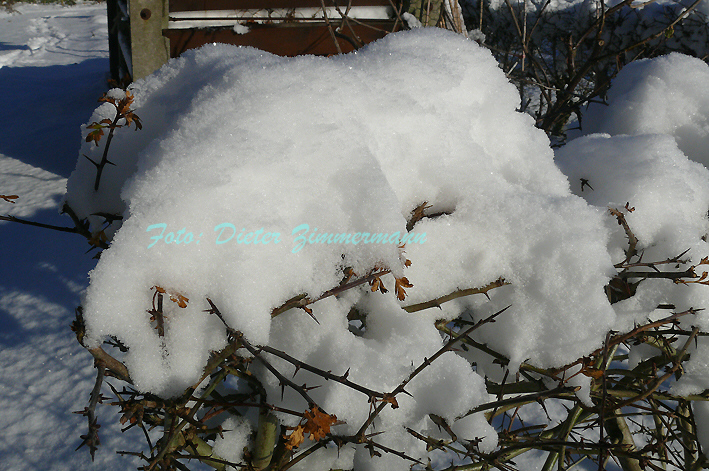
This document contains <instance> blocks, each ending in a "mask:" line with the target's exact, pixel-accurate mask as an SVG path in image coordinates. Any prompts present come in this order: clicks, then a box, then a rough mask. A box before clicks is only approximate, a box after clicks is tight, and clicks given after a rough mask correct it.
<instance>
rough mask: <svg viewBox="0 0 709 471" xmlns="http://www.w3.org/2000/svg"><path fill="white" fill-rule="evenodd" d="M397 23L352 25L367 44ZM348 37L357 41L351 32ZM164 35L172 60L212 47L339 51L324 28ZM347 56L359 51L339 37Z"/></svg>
mask: <svg viewBox="0 0 709 471" xmlns="http://www.w3.org/2000/svg"><path fill="white" fill-rule="evenodd" d="M395 25H396V23H395V21H393V20H392V21H387V20H382V21H369V22H368V24H367V25H360V24H352V25H351V26H352V29H353V30H354V32H355V33H356V35H357V37H359V39H360V40H361V42H362V43H364V44H366V43H369V42H372V41H375V40H377V39H380V38H382V37H384V36H385V35H386V34H387V32H391V31H392V29H395ZM347 33H349V34H347V36H350V37H353V36H354V35H352V33H351V32H350V31H347ZM163 34H164V35H165V36H166V37H167V38H169V39H170V57H177V56H179V55H180V54H182V53H183V52H185V51H186V50H188V49H194V48H197V47H200V46H203V45H205V44H210V43H225V44H234V45H238V46H252V47H256V48H258V49H262V50H264V51H267V52H271V53H273V54H277V55H280V56H298V55H301V54H314V55H325V56H327V55H332V54H337V53H338V50H337V48H336V46H335V43H334V41H333V39H332V35H331V33H330V31H329V29H328V27H327V25H324V24H299V23H289V24H278V25H258V24H257V25H253V26H249V32H248V33H246V34H236V33H235V32H234V31H233V29H232V28H210V29H172V30H171V29H168V30H165V31H163ZM337 41H338V44H339V45H340V50H341V52H343V53H347V52H351V51H353V50H355V47H354V45H353V44H351V43H350V42H349V41H347V40H346V39H344V38H342V37H338V39H337Z"/></svg>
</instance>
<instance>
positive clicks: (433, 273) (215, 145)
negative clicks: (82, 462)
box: [66, 29, 709, 471]
mask: <svg viewBox="0 0 709 471" xmlns="http://www.w3.org/2000/svg"><path fill="white" fill-rule="evenodd" d="M517 107H518V94H517V90H516V89H515V87H514V86H513V85H511V84H510V83H509V82H508V81H507V79H506V78H505V76H504V73H503V72H502V71H501V70H500V69H499V67H498V64H497V62H496V61H495V60H494V58H493V57H492V55H491V54H490V53H489V52H488V51H486V50H485V49H483V48H481V47H479V46H478V45H477V44H475V43H474V42H473V41H468V40H465V39H464V38H463V37H461V36H458V35H454V34H452V33H449V32H446V31H443V30H435V29H420V30H414V31H409V32H404V33H397V34H393V35H389V36H388V37H386V38H385V39H383V40H381V41H379V42H377V43H374V44H371V45H369V46H368V47H366V48H364V49H362V50H360V51H359V52H357V53H356V54H350V55H346V56H339V57H333V58H316V57H298V58H290V59H289V58H279V57H275V56H272V55H270V54H267V53H263V52H261V51H257V50H254V49H249V48H236V47H231V46H221V45H213V46H207V47H204V48H202V49H200V50H197V51H190V52H187V53H185V54H184V55H183V56H182V57H181V58H179V59H175V60H172V61H171V62H170V63H168V64H167V65H166V66H165V67H163V68H162V69H161V70H160V71H159V72H157V73H156V74H154V75H152V76H150V77H148V78H146V79H144V80H142V81H139V82H137V83H136V84H134V85H133V86H132V87H131V89H130V91H129V92H127V93H126V92H124V91H122V90H113V91H111V92H110V93H109V96H108V98H107V99H106V103H104V104H103V105H101V106H100V107H99V108H98V109H97V110H96V112H95V114H94V116H93V118H92V120H91V122H92V123H95V124H93V125H89V126H88V128H87V142H86V143H85V145H84V147H83V148H82V150H81V154H82V156H81V157H80V158H79V160H78V162H77V168H76V170H75V172H74V173H73V174H72V176H71V178H70V179H69V182H68V190H67V196H66V202H67V208H70V210H71V214H72V216H73V217H74V218H75V220H76V221H78V223H77V227H78V226H81V227H82V228H83V230H84V231H86V232H88V233H90V234H92V237H91V238H92V240H93V242H94V243H95V244H96V245H108V244H109V243H110V247H109V248H108V249H107V250H104V251H103V252H102V254H101V257H100V261H99V262H98V265H97V267H96V269H95V270H94V271H93V272H92V273H91V285H90V287H89V288H88V291H87V293H86V296H85V301H84V303H83V309H82V311H79V314H78V316H77V322H76V323H75V325H74V329H75V330H76V332H77V336H78V338H79V340H80V342H81V343H82V344H83V345H84V346H86V347H87V349H89V351H91V353H92V354H93V355H94V356H95V358H96V360H97V366H98V368H99V376H98V379H97V387H96V389H95V390H94V393H93V394H92V400H91V403H90V405H89V407H88V408H87V410H86V411H85V413H86V415H88V417H89V424H90V430H89V434H88V435H85V436H84V443H85V444H87V445H88V446H89V447H91V449H92V450H93V449H95V447H96V445H97V422H96V417H95V408H96V404H97V403H98V402H99V400H100V395H99V391H100V387H101V383H102V381H103V375H104V374H108V375H113V376H116V377H118V378H120V379H122V380H124V381H125V383H126V386H125V387H124V388H123V389H122V390H118V388H115V387H114V388H113V393H114V395H115V396H117V398H118V403H119V405H120V407H121V410H122V414H123V416H122V419H121V420H122V422H124V423H126V424H129V425H130V426H139V427H142V428H143V429H144V430H145V434H146V437H147V439H148V443H149V444H150V449H149V452H148V454H147V455H146V454H142V455H141V456H143V457H144V458H145V459H146V460H147V461H148V462H149V464H148V465H147V468H148V469H178V468H179V467H180V466H182V467H183V468H184V464H183V463H185V462H186V461H187V460H190V459H192V460H199V461H200V462H201V463H202V464H205V465H208V466H211V467H214V468H217V469H225V467H226V466H233V467H236V468H239V467H244V466H247V465H248V466H251V467H252V468H254V469H267V468H268V469H288V468H290V467H294V469H323V470H328V469H357V470H362V469H372V470H375V469H382V470H384V469H386V470H387V471H389V470H399V469H401V470H404V469H409V468H410V467H411V466H412V465H413V466H414V467H415V468H416V469H424V468H425V467H426V466H430V467H432V468H434V469H453V468H448V466H449V465H450V464H451V461H453V462H454V463H455V464H456V465H460V466H463V467H464V468H456V469H484V468H485V467H486V466H498V467H503V469H504V467H509V466H510V465H509V464H504V463H509V462H511V460H513V459H514V460H515V461H518V460H521V459H522V458H521V457H519V455H520V454H521V453H523V452H524V451H526V450H529V449H539V450H544V451H545V452H548V454H547V455H545V456H542V458H541V460H542V461H545V460H546V462H545V463H544V464H543V466H544V468H545V469H551V466H557V464H559V466H562V465H564V464H569V463H571V462H573V461H576V460H579V459H582V457H583V456H587V455H592V456H595V458H594V459H595V460H597V461H598V462H600V463H604V462H605V461H606V460H607V459H608V458H609V457H611V456H612V457H617V458H618V459H619V460H620V465H621V467H622V468H623V469H625V470H629V469H641V466H647V465H648V463H651V464H652V465H653V466H657V464H656V463H660V462H668V463H669V466H670V467H672V466H675V467H676V468H677V469H679V468H684V469H693V468H692V467H693V466H694V467H697V466H699V467H701V466H702V465H703V464H706V459H705V458H704V456H703V455H702V454H701V453H700V445H699V443H700V442H699V441H698V440H700V439H701V440H703V439H704V438H702V437H698V435H697V431H696V430H697V427H696V424H695V423H694V415H693V411H692V409H691V406H690V402H691V401H697V400H705V399H706V398H707V395H706V392H705V391H706V389H707V388H709V375H708V374H707V367H706V356H705V351H706V348H707V345H706V343H705V342H704V338H705V337H701V336H700V333H701V332H707V331H709V315H708V314H706V312H704V311H701V310H699V309H700V308H702V307H704V306H708V305H709V288H707V287H706V286H705V284H706V283H707V282H706V278H705V276H706V275H705V274H704V275H703V273H705V270H704V267H705V266H707V264H709V258H707V257H708V256H709V247H708V246H707V243H706V241H705V238H706V234H707V230H708V229H709V225H708V221H707V208H709V178H708V177H709V171H708V170H707V169H706V168H704V167H702V166H701V165H699V164H696V163H694V162H691V161H689V160H688V159H687V157H686V156H685V155H684V154H683V153H682V152H681V151H680V150H679V148H678V147H677V145H676V143H675V141H674V139H673V138H672V137H671V136H667V135H640V136H617V137H611V136H608V135H594V136H587V137H582V138H580V139H578V140H575V141H573V142H572V143H570V144H569V145H567V146H566V147H564V148H563V149H561V150H559V151H558V152H557V154H556V156H555V155H554V152H553V151H552V150H551V148H550V145H549V141H548V138H547V137H546V135H545V133H544V132H543V131H542V130H540V129H538V128H537V127H535V122H534V120H533V119H532V118H531V117H530V116H529V115H527V114H524V113H520V112H518V111H516V108H517ZM117 116H119V117H123V118H124V119H118V120H116V117H117ZM137 116H140V118H137ZM125 118H127V120H126V119H125ZM136 123H142V126H143V129H142V130H140V131H137V132H136V131H133V130H128V129H126V128H127V127H133V126H126V125H132V124H136ZM136 125H137V124H136ZM116 126H122V127H120V128H117V127H116ZM106 130H108V132H107V133H105V134H108V136H110V137H111V142H110V145H109V143H108V142H106V140H107V137H108V136H106V135H104V136H100V135H99V134H100V132H99V131H106ZM105 161H110V162H111V164H113V165H111V164H105V163H104V164H102V163H103V162H105ZM99 169H100V170H101V175H100V176H98V172H97V171H98V170H99ZM636 343H637V344H636ZM106 344H109V345H112V346H113V347H115V348H113V349H112V350H110V351H107V348H108V347H105V345H106ZM638 344H639V345H638ZM685 363H686V364H687V370H686V372H687V374H686V376H684V377H682V373H683V370H682V365H683V364H685ZM609 368H610V369H609ZM675 379H679V381H674V380H675ZM545 401H546V402H545ZM539 403H541V404H542V407H545V404H548V405H549V406H550V409H551V410H547V409H546V408H544V411H545V412H546V413H547V417H548V419H546V418H544V417H543V416H542V415H541V414H540V412H539V411H540V410H541V409H538V404H539ZM551 406H553V407H551ZM562 406H563V407H562ZM636 407H638V408H640V410H641V412H638V409H636ZM648 409H649V410H651V411H654V415H655V417H658V418H659V425H658V423H655V422H652V421H651V420H650V421H648V420H645V419H644V418H643V415H642V414H643V413H644V412H642V411H645V410H648ZM702 413H705V410H704V409H700V412H698V414H702ZM594 420H599V423H600V424H602V425H601V426H597V427H596V429H595V431H592V432H591V435H589V434H588V433H589V432H588V431H587V429H589V428H593V426H592V425H589V424H593V423H594ZM539 422H541V423H542V425H544V426H546V425H549V427H548V428H547V429H546V430H545V427H543V426H540V424H539ZM152 427H157V430H154V431H152V432H150V431H148V429H149V428H152ZM629 427H630V428H632V429H633V431H634V432H635V433H636V437H642V440H644V441H645V443H641V442H637V443H636V442H634V440H633V436H632V435H631V434H630V432H629V430H630V428H629ZM680 431H684V434H681V433H680ZM594 433H595V435H594ZM599 433H600V435H599ZM675 433H676V434H677V435H674V434H675ZM703 433H704V432H703ZM668 435H669V436H672V437H673V439H672V440H666V439H665V438H664V437H666V436H668ZM680 435H681V437H680ZM520 444H522V446H520ZM645 444H647V446H646V447H644V445H645ZM682 447H684V448H685V450H688V451H687V452H686V453H684V454H681V456H680V455H676V453H677V450H681V449H682ZM519 462H521V461H519ZM555 463H557V464H555ZM529 466H530V467H541V466H542V463H536V464H531V463H530V465H529Z"/></svg>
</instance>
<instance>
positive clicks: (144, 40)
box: [130, 0, 170, 80]
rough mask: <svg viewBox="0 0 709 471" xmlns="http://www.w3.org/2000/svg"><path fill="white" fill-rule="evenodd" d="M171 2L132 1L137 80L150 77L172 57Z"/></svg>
mask: <svg viewBox="0 0 709 471" xmlns="http://www.w3.org/2000/svg"><path fill="white" fill-rule="evenodd" d="M168 15H169V0H130V38H131V40H130V43H131V44H130V46H131V56H132V57H131V59H132V64H133V70H132V74H131V75H132V76H133V80H138V79H141V78H143V77H146V76H148V75H150V74H151V73H153V72H155V71H156V70H157V69H159V68H160V67H161V66H162V65H163V64H165V63H166V62H167V60H168V59H169V58H170V41H169V40H168V39H167V38H165V37H163V35H162V30H163V29H167V22H168Z"/></svg>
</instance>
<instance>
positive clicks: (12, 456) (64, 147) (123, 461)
mask: <svg viewBox="0 0 709 471" xmlns="http://www.w3.org/2000/svg"><path fill="white" fill-rule="evenodd" d="M15 9H16V10H17V12H15V13H8V12H7V11H0V107H1V108H2V110H3V111H2V113H0V194H3V195H19V199H17V200H16V201H17V202H16V203H15V204H10V203H7V202H5V201H3V200H0V205H1V206H0V214H12V215H15V216H17V217H23V218H31V219H34V220H41V221H43V222H47V223H50V224H56V225H63V226H66V225H69V224H70V220H69V219H68V218H67V217H66V216H60V215H59V214H58V209H59V201H60V199H61V197H62V195H63V194H64V191H65V187H66V178H67V177H68V176H69V175H70V173H71V171H72V170H73V169H74V167H75V166H76V157H77V150H78V147H79V141H80V139H81V129H80V126H81V125H82V124H83V123H85V122H86V121H87V120H88V118H89V116H90V115H91V111H92V110H93V109H94V108H95V107H96V105H97V99H98V98H99V97H100V96H101V94H102V93H103V92H104V91H105V90H106V89H107V85H106V79H107V71H108V42H107V35H108V33H107V27H106V17H105V4H93V3H84V4H79V5H77V6H73V7H70V8H64V7H61V6H57V5H24V4H20V5H16V6H15ZM0 246H1V247H2V262H0V410H1V411H2V412H1V413H0V430H1V431H0V469H3V470H17V471H20V470H28V469H52V470H55V469H56V470H82V469H106V470H107V469H135V465H134V464H133V463H132V459H130V458H126V457H121V456H119V455H117V454H116V453H115V450H116V449H127V448H129V447H128V446H127V439H128V437H127V436H122V435H121V433H120V431H119V430H118V427H116V425H117V421H116V420H112V418H109V417H106V418H107V419H108V420H105V421H102V422H101V423H102V428H101V439H102V442H103V443H104V444H105V445H106V446H105V448H104V449H103V450H99V451H98V453H97V454H96V462H95V464H94V465H92V464H91V460H90V457H89V453H88V451H87V450H86V449H82V450H79V451H78V452H74V449H75V448H76V447H77V446H78V445H79V444H80V443H81V440H80V438H79V435H80V434H83V433H85V430H86V419H85V417H82V416H80V415H77V414H73V413H72V411H77V410H82V409H83V408H84V407H85V406H86V405H87V403H88V395H89V392H90V390H91V388H92V386H93V382H94V377H95V373H94V369H93V367H92V360H91V358H90V356H88V355H87V353H86V351H85V350H83V349H82V348H81V347H80V346H79V344H78V343H77V342H76V339H75V337H74V335H73V333H72V332H71V330H70V328H69V326H70V324H71V321H72V320H73V318H74V308H75V307H76V306H77V305H78V304H79V302H80V298H79V296H80V292H81V291H82V290H83V289H84V288H85V287H86V286H87V284H88V278H87V273H88V271H89V270H90V269H91V268H92V267H93V266H94V265H95V260H92V258H91V257H92V255H91V254H85V252H86V250H87V249H88V248H89V246H88V244H87V243H86V240H84V239H83V238H82V237H80V236H77V235H74V234H64V233H60V232H50V231H46V230H43V229H39V228H33V227H29V226H21V225H18V224H12V223H9V222H0ZM110 409H112V408H106V409H105V410H104V412H105V413H107V414H108V415H110V416H113V413H114V412H113V411H110ZM111 422H113V423H111ZM127 435H129V434H127Z"/></svg>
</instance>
